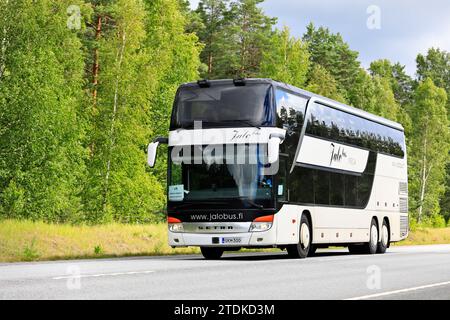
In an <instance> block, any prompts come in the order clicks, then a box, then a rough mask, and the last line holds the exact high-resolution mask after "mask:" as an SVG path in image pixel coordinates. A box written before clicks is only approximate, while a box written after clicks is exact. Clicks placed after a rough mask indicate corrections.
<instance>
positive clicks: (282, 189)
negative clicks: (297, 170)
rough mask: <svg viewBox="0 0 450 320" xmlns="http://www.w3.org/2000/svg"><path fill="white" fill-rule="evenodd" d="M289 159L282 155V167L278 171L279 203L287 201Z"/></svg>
mask: <svg viewBox="0 0 450 320" xmlns="http://www.w3.org/2000/svg"><path fill="white" fill-rule="evenodd" d="M287 159H288V158H287V157H286V156H283V155H280V162H279V163H280V167H279V169H278V187H277V197H278V201H287V200H288V199H287V194H288V189H287Z"/></svg>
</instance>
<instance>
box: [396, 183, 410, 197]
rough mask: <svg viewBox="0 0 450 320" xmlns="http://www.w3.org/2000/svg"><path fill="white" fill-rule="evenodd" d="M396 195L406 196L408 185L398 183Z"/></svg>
mask: <svg viewBox="0 0 450 320" xmlns="http://www.w3.org/2000/svg"><path fill="white" fill-rule="evenodd" d="M398 194H401V195H407V194H408V183H407V182H400V183H399V185H398Z"/></svg>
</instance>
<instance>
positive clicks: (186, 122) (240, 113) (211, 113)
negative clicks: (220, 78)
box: [171, 83, 273, 130]
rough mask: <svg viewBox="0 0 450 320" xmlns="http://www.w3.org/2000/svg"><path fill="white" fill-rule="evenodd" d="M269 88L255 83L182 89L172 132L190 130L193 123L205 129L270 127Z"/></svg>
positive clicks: (178, 98)
mask: <svg viewBox="0 0 450 320" xmlns="http://www.w3.org/2000/svg"><path fill="white" fill-rule="evenodd" d="M270 87H271V86H270V85H269V84H255V83H253V84H252V83H249V84H247V85H245V86H235V85H233V84H213V85H212V86H211V87H209V88H200V87H198V86H187V87H183V88H181V89H180V91H179V92H178V96H177V99H176V103H175V107H174V113H173V116H172V124H171V129H172V130H174V129H179V128H183V129H191V128H192V127H193V126H194V121H202V126H203V127H204V128H208V127H209V128H212V127H229V126H230V125H233V126H236V127H239V126H247V127H248V126H249V124H250V125H253V126H270V125H273V123H272V118H273V117H272V110H271V97H270V91H271V90H270ZM233 122H234V123H233Z"/></svg>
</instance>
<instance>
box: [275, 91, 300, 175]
mask: <svg viewBox="0 0 450 320" xmlns="http://www.w3.org/2000/svg"><path fill="white" fill-rule="evenodd" d="M275 97H276V107H277V115H276V118H277V120H276V122H277V127H278V128H283V129H285V130H286V131H287V132H286V139H285V141H284V143H283V144H282V145H281V152H282V153H285V154H287V155H288V156H289V162H288V167H289V168H290V167H291V166H292V162H293V161H294V157H295V153H296V151H297V146H298V141H299V139H300V132H301V130H302V126H303V123H304V120H305V109H306V104H307V103H308V100H307V99H306V98H303V97H301V96H298V95H295V94H293V93H290V92H287V91H285V90H281V89H277V90H276V93H275Z"/></svg>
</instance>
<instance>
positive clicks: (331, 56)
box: [303, 23, 360, 104]
mask: <svg viewBox="0 0 450 320" xmlns="http://www.w3.org/2000/svg"><path fill="white" fill-rule="evenodd" d="M303 40H304V41H306V42H307V43H308V48H309V52H310V53H311V61H312V62H314V63H316V64H320V65H321V66H322V67H324V68H325V69H326V70H327V71H328V72H329V73H330V74H331V75H332V76H333V78H334V79H336V81H337V83H338V85H339V89H340V90H341V91H342V92H343V93H344V98H346V100H347V101H348V102H349V103H351V104H353V102H354V101H353V100H354V97H352V96H351V95H350V94H349V93H348V92H349V91H351V88H352V87H353V81H354V79H355V78H356V77H357V75H358V72H359V70H360V63H359V61H358V60H357V59H358V52H356V51H353V50H351V49H350V47H349V45H348V44H347V43H346V42H344V40H343V39H342V36H341V35H340V34H339V33H338V34H333V33H331V32H330V30H329V29H328V28H324V27H319V28H317V29H316V27H315V26H314V25H313V24H312V23H310V24H309V25H308V26H307V30H306V33H305V34H304V36H303Z"/></svg>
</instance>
